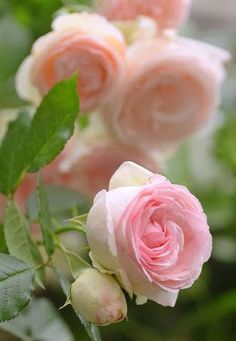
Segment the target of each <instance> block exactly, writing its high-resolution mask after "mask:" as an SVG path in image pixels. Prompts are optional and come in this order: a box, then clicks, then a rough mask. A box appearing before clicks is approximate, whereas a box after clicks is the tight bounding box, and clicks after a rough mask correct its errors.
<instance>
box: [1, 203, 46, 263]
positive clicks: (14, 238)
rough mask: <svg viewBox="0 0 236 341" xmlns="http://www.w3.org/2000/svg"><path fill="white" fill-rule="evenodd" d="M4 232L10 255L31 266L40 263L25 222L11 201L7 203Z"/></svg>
mask: <svg viewBox="0 0 236 341" xmlns="http://www.w3.org/2000/svg"><path fill="white" fill-rule="evenodd" d="M4 232H5V238H6V244H7V247H8V250H9V253H10V255H12V256H14V257H16V258H19V259H20V260H22V261H24V262H26V263H29V264H31V265H33V266H39V265H41V264H42V258H41V255H40V253H39V251H38V249H37V247H36V245H35V244H34V242H33V241H32V239H31V238H30V235H29V229H28V226H27V222H26V221H25V219H24V218H23V217H22V216H21V214H20V211H19V208H18V206H17V204H16V203H15V202H13V201H9V202H8V205H7V209H6V216H5V223H4Z"/></svg>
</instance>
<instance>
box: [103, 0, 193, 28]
mask: <svg viewBox="0 0 236 341" xmlns="http://www.w3.org/2000/svg"><path fill="white" fill-rule="evenodd" d="M191 2H192V0H145V1H144V0H97V11H98V12H99V13H101V14H102V15H105V16H106V17H107V18H108V19H110V20H132V19H135V18H136V17H137V16H140V15H145V16H149V17H152V18H154V19H155V20H156V21H157V24H158V26H159V27H160V28H161V29H164V28H176V27H179V26H180V25H181V24H182V23H183V22H184V21H185V20H186V18H187V16H188V13H189V7H190V4H191Z"/></svg>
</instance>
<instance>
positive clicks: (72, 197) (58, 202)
mask: <svg viewBox="0 0 236 341" xmlns="http://www.w3.org/2000/svg"><path fill="white" fill-rule="evenodd" d="M45 190H46V195H47V199H48V207H49V211H50V213H51V215H52V216H53V217H54V218H58V219H60V220H64V219H65V218H68V217H71V211H72V209H75V210H76V212H79V214H83V213H86V212H88V210H89V207H90V202H89V201H88V200H87V199H86V198H84V197H83V196H82V195H81V194H80V193H78V192H75V191H72V190H70V189H67V188H63V187H59V186H47V187H46V188H45ZM26 206H27V215H28V216H29V219H31V220H32V221H38V219H39V211H38V205H37V195H36V193H35V192H33V193H32V194H31V195H30V197H29V199H28V201H27V205H26Z"/></svg>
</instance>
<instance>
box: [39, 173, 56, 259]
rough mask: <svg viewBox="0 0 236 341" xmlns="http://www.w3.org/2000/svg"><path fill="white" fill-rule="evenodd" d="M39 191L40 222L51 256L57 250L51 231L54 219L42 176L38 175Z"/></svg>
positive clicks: (46, 246) (44, 240)
mask: <svg viewBox="0 0 236 341" xmlns="http://www.w3.org/2000/svg"><path fill="white" fill-rule="evenodd" d="M37 192H38V207H39V222H40V225H41V228H42V235H43V242H44V245H45V249H46V251H47V254H48V256H49V257H50V256H51V255H52V254H53V252H54V250H55V245H54V240H53V237H52V233H51V229H52V219H51V215H50V212H49V206H48V200H47V195H46V191H45V188H44V185H43V183H42V178H41V177H38V184H37Z"/></svg>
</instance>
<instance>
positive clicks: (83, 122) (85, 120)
mask: <svg viewBox="0 0 236 341" xmlns="http://www.w3.org/2000/svg"><path fill="white" fill-rule="evenodd" d="M88 125H89V115H88V114H83V115H80V117H79V127H80V130H84V129H85V128H87V127H88Z"/></svg>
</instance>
